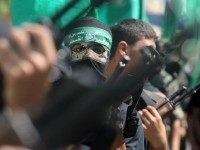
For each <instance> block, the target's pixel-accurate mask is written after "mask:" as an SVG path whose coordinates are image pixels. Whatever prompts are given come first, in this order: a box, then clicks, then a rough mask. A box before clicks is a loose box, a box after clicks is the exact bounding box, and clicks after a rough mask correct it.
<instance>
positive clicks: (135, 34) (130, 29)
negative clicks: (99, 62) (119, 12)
mask: <svg viewBox="0 0 200 150" xmlns="http://www.w3.org/2000/svg"><path fill="white" fill-rule="evenodd" d="M111 30H112V35H113V44H112V47H111V56H110V60H111V62H112V60H115V62H116V63H118V62H119V61H121V60H122V58H123V56H124V55H128V56H129V57H130V59H131V62H132V63H129V65H130V64H131V65H134V66H139V60H140V49H141V48H143V47H146V46H152V47H153V48H155V47H156V45H155V41H156V39H157V36H156V33H155V31H154V30H153V28H152V27H151V26H150V25H149V24H147V23H145V22H144V21H141V20H137V19H125V20H122V21H121V22H119V23H118V24H117V25H115V26H113V27H112V28H111ZM130 67H133V66H130ZM127 68H128V66H127Z"/></svg>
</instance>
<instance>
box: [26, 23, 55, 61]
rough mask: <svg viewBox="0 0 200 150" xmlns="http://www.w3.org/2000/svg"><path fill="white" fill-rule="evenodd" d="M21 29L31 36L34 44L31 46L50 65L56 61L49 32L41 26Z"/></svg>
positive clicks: (34, 25)
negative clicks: (42, 55)
mask: <svg viewBox="0 0 200 150" xmlns="http://www.w3.org/2000/svg"><path fill="white" fill-rule="evenodd" d="M23 28H24V29H25V30H26V31H27V32H28V33H29V34H30V35H31V37H32V38H33V41H34V43H32V45H33V46H34V47H35V48H36V49H37V50H39V51H40V52H41V53H42V54H44V56H45V57H46V59H47V60H48V61H49V63H50V64H54V63H55V60H56V48H55V44H54V40H53V36H52V33H51V31H50V30H49V29H48V28H46V27H44V26H41V25H38V24H32V25H25V26H23Z"/></svg>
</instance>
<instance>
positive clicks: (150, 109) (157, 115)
mask: <svg viewBox="0 0 200 150" xmlns="http://www.w3.org/2000/svg"><path fill="white" fill-rule="evenodd" d="M146 109H147V110H148V111H149V112H150V113H151V114H152V115H153V116H154V117H155V118H157V119H161V116H160V114H159V113H158V111H157V110H156V108H154V107H152V106H147V107H146Z"/></svg>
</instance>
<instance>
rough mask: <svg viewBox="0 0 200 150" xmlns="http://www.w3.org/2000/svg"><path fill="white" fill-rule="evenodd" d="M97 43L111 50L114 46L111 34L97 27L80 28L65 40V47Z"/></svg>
mask: <svg viewBox="0 0 200 150" xmlns="http://www.w3.org/2000/svg"><path fill="white" fill-rule="evenodd" d="M83 42H85V43H87V42H95V43H99V44H102V45H104V46H106V47H107V48H108V49H109V50H110V48H111V44H112V36H111V34H110V33H109V32H108V31H106V30H104V29H101V28H97V27H78V28H75V29H73V30H71V31H70V33H69V34H68V35H67V36H66V37H65V39H64V45H66V46H71V45H74V44H76V43H83Z"/></svg>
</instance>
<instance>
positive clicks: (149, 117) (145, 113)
mask: <svg viewBox="0 0 200 150" xmlns="http://www.w3.org/2000/svg"><path fill="white" fill-rule="evenodd" d="M142 113H143V116H144V117H145V118H146V119H147V120H148V122H155V117H154V116H153V115H152V114H151V113H150V112H149V111H148V110H147V109H143V110H142Z"/></svg>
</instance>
